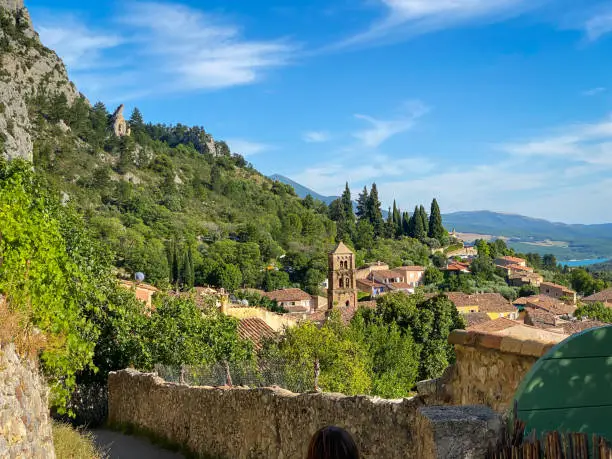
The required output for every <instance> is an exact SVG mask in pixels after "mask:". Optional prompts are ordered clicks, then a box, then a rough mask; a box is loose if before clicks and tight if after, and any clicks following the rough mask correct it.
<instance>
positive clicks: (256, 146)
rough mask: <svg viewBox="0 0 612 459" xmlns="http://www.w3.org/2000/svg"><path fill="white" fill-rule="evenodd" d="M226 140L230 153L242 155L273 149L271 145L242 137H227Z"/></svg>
mask: <svg viewBox="0 0 612 459" xmlns="http://www.w3.org/2000/svg"><path fill="white" fill-rule="evenodd" d="M226 142H227V144H228V145H229V147H230V150H231V151H232V153H239V154H241V155H242V156H252V155H256V154H258V153H262V152H264V151H269V150H272V149H274V147H273V146H272V145H268V144H266V143H260V142H253V141H250V140H244V139H228V140H227V141H226Z"/></svg>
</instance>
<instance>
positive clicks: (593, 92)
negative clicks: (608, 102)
mask: <svg viewBox="0 0 612 459" xmlns="http://www.w3.org/2000/svg"><path fill="white" fill-rule="evenodd" d="M605 91H606V88H604V87H603V86H600V87H597V88H592V89H588V90H587V91H583V92H582V95H583V96H596V95H597V94H601V93H602V92H605Z"/></svg>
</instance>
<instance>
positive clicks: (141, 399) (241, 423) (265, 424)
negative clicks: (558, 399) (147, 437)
mask: <svg viewBox="0 0 612 459" xmlns="http://www.w3.org/2000/svg"><path fill="white" fill-rule="evenodd" d="M108 396H109V423H110V424H111V426H116V427H120V426H132V427H135V428H137V429H139V430H141V431H144V432H147V433H149V434H152V435H154V436H156V437H161V438H164V439H165V440H167V441H170V442H172V443H176V444H178V445H181V446H183V447H184V448H185V449H187V450H188V451H190V452H192V453H194V454H196V455H201V456H204V457H215V458H217V457H218V458H226V459H230V458H231V459H259V458H261V459H264V458H265V459H290V458H291V459H294V458H295V459H297V458H303V457H306V450H307V446H308V442H309V440H310V438H311V436H312V435H313V434H314V433H315V432H316V431H317V430H318V429H320V428H321V427H323V426H326V425H337V426H340V427H343V428H345V429H347V430H348V431H349V432H351V434H352V435H353V436H354V438H355V440H356V441H357V443H358V445H359V449H360V451H361V453H362V455H363V457H364V458H365V459H373V458H377V459H393V458H406V457H410V458H417V459H418V458H423V459H425V458H426V459H436V458H445V459H449V458H458V459H459V458H479V457H484V453H485V450H486V448H487V447H488V445H489V444H490V443H492V442H494V441H496V440H497V438H498V436H499V432H500V428H501V421H500V418H499V416H498V415H497V414H496V413H494V412H493V411H492V410H490V409H489V408H487V407H484V406H479V407H473V406H472V407H438V408H436V409H435V410H433V411H432V410H431V408H430V407H425V406H423V401H422V399H421V398H419V397H414V398H410V399H400V400H383V399H379V398H373V397H367V396H354V397H349V396H344V395H341V394H325V393H323V394H321V393H307V394H294V393H292V392H289V391H286V390H283V389H276V388H265V389H247V388H232V389H229V388H213V387H188V386H181V385H178V384H171V383H166V382H164V381H163V380H162V379H161V378H159V377H157V376H156V375H154V374H143V373H139V372H137V371H135V370H123V371H119V372H114V373H111V374H110V375H109V379H108ZM447 410H449V416H447V415H445V412H446V411H447ZM451 411H452V413H450V412H451ZM459 426H462V427H461V428H459ZM451 449H452V450H453V451H452V454H451V455H450V456H449V455H448V454H449V451H450V450H451Z"/></svg>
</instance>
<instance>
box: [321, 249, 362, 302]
mask: <svg viewBox="0 0 612 459" xmlns="http://www.w3.org/2000/svg"><path fill="white" fill-rule="evenodd" d="M328 281H329V283H328V287H327V309H334V308H338V307H352V308H355V307H357V279H356V277H355V254H354V253H353V252H352V251H351V249H349V248H348V247H347V246H346V245H344V243H343V242H339V243H338V245H337V246H336V248H335V249H334V250H333V251H332V252H330V254H329V255H328Z"/></svg>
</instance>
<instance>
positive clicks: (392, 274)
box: [372, 269, 403, 279]
mask: <svg viewBox="0 0 612 459" xmlns="http://www.w3.org/2000/svg"><path fill="white" fill-rule="evenodd" d="M372 275H373V276H376V277H379V278H383V279H397V278H398V277H402V276H403V274H402V273H398V272H396V271H393V270H390V269H381V270H378V271H372Z"/></svg>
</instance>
